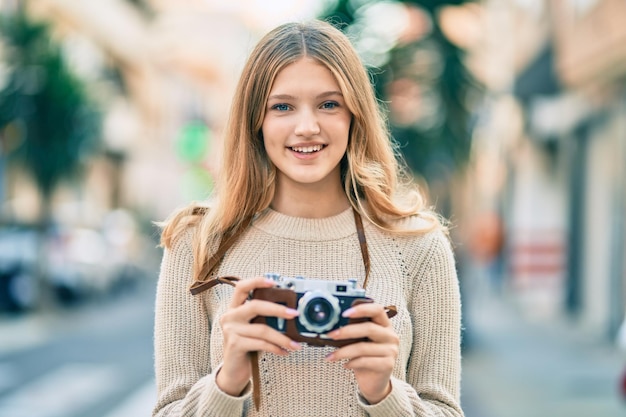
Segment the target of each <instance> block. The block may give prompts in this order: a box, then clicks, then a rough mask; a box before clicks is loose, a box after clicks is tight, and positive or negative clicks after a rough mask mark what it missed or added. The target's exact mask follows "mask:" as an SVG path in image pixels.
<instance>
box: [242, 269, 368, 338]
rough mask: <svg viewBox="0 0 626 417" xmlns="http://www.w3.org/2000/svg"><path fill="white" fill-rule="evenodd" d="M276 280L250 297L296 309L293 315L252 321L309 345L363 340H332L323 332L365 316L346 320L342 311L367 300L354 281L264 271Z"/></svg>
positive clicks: (267, 276)
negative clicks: (295, 315) (288, 318)
mask: <svg viewBox="0 0 626 417" xmlns="http://www.w3.org/2000/svg"><path fill="white" fill-rule="evenodd" d="M265 277H266V278H270V279H272V280H274V281H275V282H276V286H275V287H273V288H258V289H256V290H254V291H253V292H252V294H251V298H252V299H260V300H267V301H272V302H275V303H279V304H282V305H285V306H287V307H290V308H293V309H295V310H298V312H299V313H300V314H299V315H298V316H297V317H296V318H294V319H291V320H285V319H282V318H277V317H257V318H255V319H254V320H253V322H255V323H265V324H267V325H268V326H270V327H273V328H274V329H276V330H278V331H280V332H282V333H285V334H286V335H287V336H289V337H290V338H291V339H293V340H296V341H298V342H305V343H307V344H310V345H313V346H344V345H347V344H350V343H354V342H357V341H361V340H367V339H348V340H332V339H330V338H328V336H326V334H327V333H329V332H331V331H333V330H335V329H338V328H340V327H342V326H345V325H346V324H349V323H358V322H363V321H367V320H369V319H348V318H345V317H342V316H341V315H342V313H343V312H344V311H346V310H347V309H349V308H350V307H352V306H355V305H358V304H360V303H371V302H372V301H373V300H372V299H370V298H368V297H366V296H365V290H364V289H361V288H357V281H356V280H355V279H349V280H346V281H324V280H315V279H306V278H303V277H295V278H289V277H283V276H281V275H280V274H272V273H268V274H265Z"/></svg>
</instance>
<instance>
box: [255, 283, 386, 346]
mask: <svg viewBox="0 0 626 417" xmlns="http://www.w3.org/2000/svg"><path fill="white" fill-rule="evenodd" d="M251 298H252V299H258V300H266V301H271V302H274V303H278V304H283V305H285V306H287V307H289V308H293V309H294V310H295V309H297V308H298V306H297V294H296V292H295V291H292V290H289V289H284V288H257V289H256V290H254V291H253V292H252V297H251ZM373 301H374V300H372V299H371V298H360V299H357V300H354V302H353V303H352V306H353V307H354V306H356V305H359V304H363V303H371V302H373ZM295 320H297V318H296V319H291V320H285V334H286V335H287V336H289V337H290V338H291V339H292V340H295V341H296V342H302V343H306V344H308V345H311V346H335V347H341V346H345V345H349V344H351V343H355V342H363V341H367V340H368V339H367V338H362V339H343V340H332V339H324V338H321V337H319V336H318V337H306V336H302V335H301V334H300V333H299V332H298V328H297V327H296V322H295ZM365 321H369V319H368V318H359V319H350V320H349V321H348V324H352V323H362V322H365ZM252 322H253V323H262V324H267V320H266V317H263V316H257V317H255V318H254V319H253V320H252Z"/></svg>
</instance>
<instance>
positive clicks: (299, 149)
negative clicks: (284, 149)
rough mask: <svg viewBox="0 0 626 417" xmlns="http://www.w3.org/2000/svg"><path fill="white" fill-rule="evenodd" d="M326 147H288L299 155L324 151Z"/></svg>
mask: <svg viewBox="0 0 626 417" xmlns="http://www.w3.org/2000/svg"><path fill="white" fill-rule="evenodd" d="M326 146H327V145H311V146H288V149H291V150H292V151H293V152H297V153H300V154H312V153H315V152H319V151H321V150H322V149H324V148H325V147H326Z"/></svg>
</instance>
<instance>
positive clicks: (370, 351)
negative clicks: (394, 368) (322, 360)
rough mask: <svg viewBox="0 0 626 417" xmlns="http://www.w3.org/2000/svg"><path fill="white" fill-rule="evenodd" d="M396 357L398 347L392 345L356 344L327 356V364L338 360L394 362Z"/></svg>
mask: <svg viewBox="0 0 626 417" xmlns="http://www.w3.org/2000/svg"><path fill="white" fill-rule="evenodd" d="M397 356H398V347H397V346H395V345H392V344H382V343H368V342H358V343H353V344H350V345H346V346H344V347H342V348H340V349H337V350H335V351H334V352H332V353H331V354H329V355H328V356H327V357H326V359H327V360H328V361H329V362H336V361H340V360H345V359H348V360H354V359H357V358H383V357H384V358H391V359H392V360H393V361H395V359H396V357H397Z"/></svg>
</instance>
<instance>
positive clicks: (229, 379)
mask: <svg viewBox="0 0 626 417" xmlns="http://www.w3.org/2000/svg"><path fill="white" fill-rule="evenodd" d="M274 285H275V282H274V281H272V280H271V279H265V278H254V279H250V280H243V281H239V282H237V284H236V285H235V291H234V293H233V298H232V299H231V302H230V305H229V307H228V310H226V312H225V313H224V314H223V315H222V317H221V318H220V325H221V326H222V332H223V334H224V362H223V364H222V368H221V369H220V370H219V372H218V374H217V376H216V383H217V385H218V387H219V388H220V389H221V390H222V391H224V392H225V393H226V394H229V395H232V396H239V395H240V394H241V393H242V392H243V390H244V389H245V388H246V386H247V385H248V383H249V381H250V378H251V376H252V370H251V365H250V364H251V362H250V355H249V353H250V352H254V351H259V352H271V353H274V354H276V355H281V356H285V355H288V354H289V352H290V351H294V350H299V349H301V345H300V344H299V343H297V342H294V341H293V340H291V339H290V338H289V337H287V336H285V335H284V334H283V333H280V332H279V331H278V330H275V329H273V328H271V327H270V326H268V325H266V324H255V323H250V321H251V320H252V319H254V318H255V317H257V316H267V317H279V318H284V319H293V318H294V317H296V316H297V315H298V312H297V311H296V310H293V309H290V308H287V307H285V306H283V305H281V304H276V303H272V302H271V301H264V300H248V295H249V294H250V292H251V291H252V290H254V289H256V288H271V287H273V286H274Z"/></svg>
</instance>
